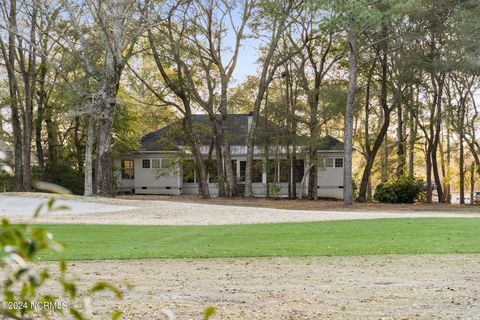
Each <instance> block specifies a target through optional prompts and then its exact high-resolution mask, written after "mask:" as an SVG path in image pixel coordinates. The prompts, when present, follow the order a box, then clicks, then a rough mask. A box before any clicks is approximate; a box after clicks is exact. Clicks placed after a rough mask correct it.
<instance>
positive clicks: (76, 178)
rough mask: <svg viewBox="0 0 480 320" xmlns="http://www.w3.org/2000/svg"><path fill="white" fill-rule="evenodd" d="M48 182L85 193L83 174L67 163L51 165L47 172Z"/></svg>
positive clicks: (73, 191) (76, 192)
mask: <svg viewBox="0 0 480 320" xmlns="http://www.w3.org/2000/svg"><path fill="white" fill-rule="evenodd" d="M32 169H34V168H32ZM32 171H33V170H32ZM47 182H50V183H54V184H57V185H59V186H62V187H64V188H67V189H68V190H70V191H71V192H72V193H74V194H83V187H84V181H83V175H82V174H81V173H79V172H78V171H77V170H76V169H74V168H72V167H71V166H70V165H68V164H66V163H56V164H55V165H51V166H50V167H49V168H48V172H47Z"/></svg>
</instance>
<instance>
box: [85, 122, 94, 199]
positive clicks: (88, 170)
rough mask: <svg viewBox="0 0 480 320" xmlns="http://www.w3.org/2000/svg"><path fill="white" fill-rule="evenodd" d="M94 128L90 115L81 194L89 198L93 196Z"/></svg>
mask: <svg viewBox="0 0 480 320" xmlns="http://www.w3.org/2000/svg"><path fill="white" fill-rule="evenodd" d="M95 127H96V119H95V117H94V115H93V114H92V115H90V118H89V120H88V129H87V144H86V146H85V177H84V178H85V180H84V182H85V184H84V191H83V194H84V195H85V196H91V195H92V194H93V160H92V155H93V144H94V141H95V138H94V131H95Z"/></svg>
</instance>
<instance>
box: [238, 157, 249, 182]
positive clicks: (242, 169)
mask: <svg viewBox="0 0 480 320" xmlns="http://www.w3.org/2000/svg"><path fill="white" fill-rule="evenodd" d="M246 169H247V161H240V178H239V180H238V181H240V182H245V170H246Z"/></svg>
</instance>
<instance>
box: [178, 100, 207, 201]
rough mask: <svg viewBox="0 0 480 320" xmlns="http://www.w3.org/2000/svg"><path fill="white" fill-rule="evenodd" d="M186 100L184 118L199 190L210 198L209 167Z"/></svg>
mask: <svg viewBox="0 0 480 320" xmlns="http://www.w3.org/2000/svg"><path fill="white" fill-rule="evenodd" d="M184 102H185V118H184V120H183V124H184V128H185V131H186V132H187V136H188V139H189V140H190V146H191V148H192V154H193V157H194V158H195V169H196V172H197V184H198V191H199V193H200V195H201V197H202V198H204V199H208V198H210V191H209V188H208V178H207V168H206V167H205V161H204V159H203V156H202V153H201V150H200V147H199V146H198V143H197V139H196V135H195V130H194V127H193V122H192V111H191V109H190V102H189V101H184Z"/></svg>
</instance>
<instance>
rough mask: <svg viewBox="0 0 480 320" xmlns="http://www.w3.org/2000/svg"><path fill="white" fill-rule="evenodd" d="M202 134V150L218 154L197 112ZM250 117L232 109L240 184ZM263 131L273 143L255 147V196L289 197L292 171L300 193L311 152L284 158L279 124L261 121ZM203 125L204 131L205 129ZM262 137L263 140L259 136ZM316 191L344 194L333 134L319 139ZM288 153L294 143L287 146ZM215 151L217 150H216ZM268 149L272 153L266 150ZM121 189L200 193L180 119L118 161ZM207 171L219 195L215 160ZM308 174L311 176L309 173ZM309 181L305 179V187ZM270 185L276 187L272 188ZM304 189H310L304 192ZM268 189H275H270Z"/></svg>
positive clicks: (233, 148) (340, 159)
mask: <svg viewBox="0 0 480 320" xmlns="http://www.w3.org/2000/svg"><path fill="white" fill-rule="evenodd" d="M193 121H194V123H195V124H196V125H197V126H198V127H197V128H199V131H200V132H202V136H201V137H199V141H201V142H202V153H203V154H205V158H206V159H207V158H210V159H211V158H212V157H213V158H214V156H215V152H214V149H213V145H212V137H211V134H209V129H208V128H209V126H208V117H207V116H205V115H200V114H198V115H193ZM250 121H251V116H250V115H248V114H231V115H228V117H227V121H226V130H227V134H228V137H229V142H230V146H231V154H232V166H233V171H234V175H235V176H236V179H237V181H236V183H237V185H238V186H239V188H240V189H241V188H242V185H244V183H245V168H246V160H247V157H246V153H247V147H246V136H247V132H248V126H249V123H251V122H250ZM260 122H261V123H259V125H258V128H259V132H263V134H264V135H265V136H269V139H270V140H269V141H270V144H269V147H268V149H267V146H265V145H259V146H256V147H255V153H254V168H253V174H252V182H253V183H252V188H253V193H254V195H255V196H259V197H262V196H266V194H267V185H268V186H269V190H272V189H275V190H276V192H277V195H278V196H280V197H286V196H288V181H289V175H292V176H291V177H293V180H294V181H295V183H296V192H297V195H300V194H301V186H302V184H301V180H302V177H303V175H304V172H305V170H306V168H308V166H309V159H308V152H307V151H306V149H305V148H304V147H302V146H297V147H296V148H295V149H296V160H295V161H294V162H293V165H292V163H291V162H289V161H286V159H287V156H286V154H287V147H285V146H281V145H279V144H278V142H277V143H276V144H273V143H271V141H272V139H273V140H274V139H275V135H276V134H277V133H276V131H275V130H276V129H275V128H273V126H272V127H267V125H266V124H265V122H264V121H260ZM202 128H204V129H203V131H202ZM259 140H260V139H259ZM318 145H319V146H321V147H320V150H318V164H317V170H318V171H317V178H318V187H317V190H318V196H319V197H328V198H337V199H342V198H343V143H342V142H341V141H339V140H337V139H335V138H333V137H331V136H325V137H323V138H322V139H321V141H319V143H318ZM288 150H289V152H290V153H292V152H293V148H292V147H289V149H288ZM212 151H213V152H212ZM267 153H268V155H267ZM116 166H117V168H118V169H119V170H118V171H117V190H118V191H119V192H132V193H136V194H164V195H181V194H188V195H192V194H193V195H194V194H198V186H197V183H196V176H195V170H194V162H193V156H192V155H191V153H190V151H189V148H188V144H187V143H186V137H185V134H184V132H183V129H182V120H178V121H176V122H174V123H172V124H170V125H168V126H166V127H164V128H162V129H160V130H157V131H155V132H152V133H149V134H147V135H145V136H144V137H143V138H142V139H141V146H140V150H138V151H134V152H130V153H127V154H124V155H122V156H121V157H120V159H118V161H117V162H116ZM207 167H208V173H209V190H210V194H211V195H217V194H218V187H217V183H216V178H215V175H216V174H215V172H216V162H215V161H213V160H211V161H209V162H208V161H207ZM307 179H308V178H307ZM307 185H308V181H307V182H306V183H304V187H305V188H306V186H307ZM272 186H275V187H274V188H272ZM305 192H306V191H305ZM270 194H272V193H271V192H270Z"/></svg>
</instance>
